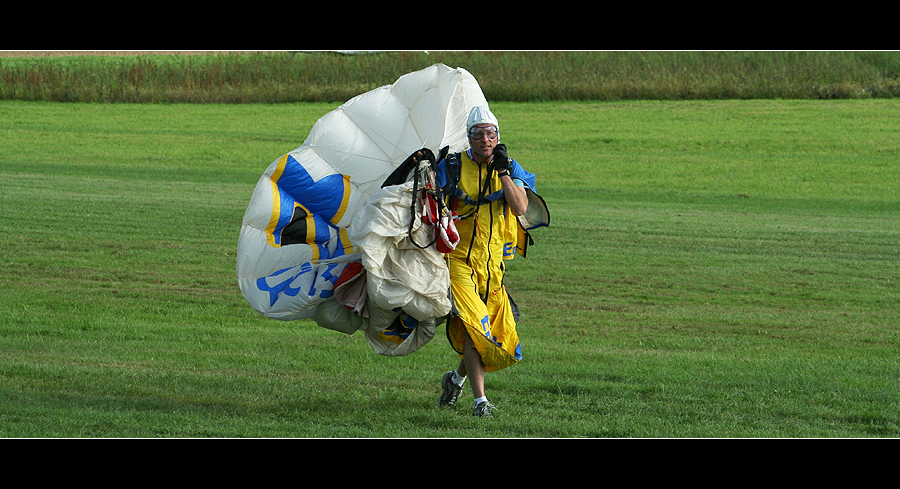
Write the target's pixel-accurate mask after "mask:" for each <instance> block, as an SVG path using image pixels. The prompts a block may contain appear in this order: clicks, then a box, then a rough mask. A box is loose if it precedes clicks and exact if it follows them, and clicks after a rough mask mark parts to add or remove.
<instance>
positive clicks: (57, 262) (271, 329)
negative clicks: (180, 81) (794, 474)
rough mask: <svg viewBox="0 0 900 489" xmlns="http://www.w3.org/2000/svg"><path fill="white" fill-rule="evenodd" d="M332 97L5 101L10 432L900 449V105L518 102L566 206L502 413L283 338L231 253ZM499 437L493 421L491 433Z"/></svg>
mask: <svg viewBox="0 0 900 489" xmlns="http://www.w3.org/2000/svg"><path fill="white" fill-rule="evenodd" d="M336 106H337V104H333V103H313V104H282V105H257V104H244V105H218V104H213V105H187V104H185V105H167V104H158V105H129V104H119V105H106V104H61V103H48V102H15V101H12V102H9V101H8V102H2V103H0V131H2V133H3V134H4V142H3V145H2V149H0V207H2V208H0V211H2V213H0V257H2V258H0V267H2V273H0V351H2V352H3V357H2V361H0V436H4V437H81V436H89V437H395V436H401V437H896V436H898V435H900V407H898V406H900V389H898V383H900V373H898V366H900V362H898V360H897V351H898V350H897V349H898V346H900V331H898V326H897V324H900V321H898V319H900V317H898V312H897V309H896V304H897V303H898V300H900V297H898V292H897V291H898V290H900V289H898V278H900V268H898V259H897V256H898V252H900V245H898V242H900V241H898V239H900V219H898V217H900V204H898V202H900V199H898V197H900V196H898V192H900V188H898V186H897V185H896V182H898V181H900V166H898V165H897V161H898V148H900V144H898V143H900V141H898V139H900V136H898V133H897V131H896V128H897V127H898V120H897V118H898V115H897V114H900V111H898V109H900V106H898V103H897V102H896V101H895V100H876V99H871V100H842V101H813V100H806V101H785V100H782V101H765V100H755V101H683V102H665V101H638V102H617V103H608V102H557V103H542V104H526V103H508V102H507V103H500V102H498V103H492V108H493V109H494V110H495V112H496V113H497V115H498V117H499V118H500V119H501V120H502V121H503V124H504V128H505V129H504V133H503V138H504V142H506V143H507V144H508V145H509V147H510V152H511V154H512V156H513V157H514V158H517V159H519V160H520V161H522V162H523V163H525V164H526V165H527V167H528V168H529V169H531V170H532V171H534V172H535V173H537V174H538V175H539V179H538V190H539V191H540V192H541V194H542V195H543V196H544V197H545V198H546V200H547V201H548V203H549V205H550V207H551V211H552V213H553V223H552V227H550V228H546V229H542V230H540V231H539V232H538V233H536V240H537V244H536V245H535V246H534V247H533V248H532V249H531V250H530V253H529V258H528V259H516V260H514V261H513V262H511V263H510V269H511V270H510V273H509V275H508V277H509V288H510V290H511V293H512V294H513V295H514V297H515V298H516V299H517V302H519V303H520V305H521V307H522V308H523V320H522V323H521V326H520V329H521V335H522V340H523V348H524V356H525V360H524V361H523V362H522V363H520V364H519V365H517V366H515V367H513V368H510V369H507V370H504V371H501V372H497V373H494V374H490V375H489V377H488V386H487V387H488V394H489V396H490V397H491V400H492V401H493V402H494V403H496V404H497V405H498V407H499V409H500V411H499V414H500V417H498V418H496V419H494V420H477V419H473V418H472V417H471V416H470V410H469V409H466V407H467V406H468V402H469V401H468V399H470V396H471V392H470V391H469V390H468V389H467V390H466V391H465V393H464V398H463V399H464V401H463V407H462V408H460V409H458V410H455V411H442V410H438V409H435V408H434V407H433V404H434V402H435V400H436V398H437V395H438V394H439V387H438V381H439V378H440V375H441V374H442V373H443V372H444V371H446V370H447V369H448V368H450V367H451V366H453V365H454V364H455V356H454V354H453V353H452V351H451V350H450V348H449V346H447V344H446V340H445V339H444V338H443V327H441V328H440V329H439V331H438V333H439V334H438V336H437V337H436V338H435V340H433V341H432V342H431V343H429V344H428V345H427V346H426V347H424V348H423V349H422V350H420V351H419V352H417V353H415V354H414V355H411V356H409V357H403V358H386V357H381V356H379V355H376V354H375V353H373V352H372V351H371V349H370V348H369V346H368V345H367V343H366V342H365V339H364V337H363V336H362V335H360V334H357V335H353V336H347V335H343V334H340V333H336V332H333V331H328V330H324V329H321V328H319V327H317V326H315V325H314V324H312V323H309V322H292V323H283V322H278V321H273V320H267V319H265V318H262V317H261V316H259V315H258V314H256V313H255V312H253V311H252V310H251V309H250V308H249V306H248V305H247V304H246V303H245V301H244V300H243V298H242V297H241V295H240V292H239V290H238V288H237V285H236V283H235V279H234V249H235V245H236V242H237V234H238V230H239V227H240V221H241V216H242V214H243V211H244V209H245V207H246V205H247V203H248V201H249V196H250V193H251V192H252V189H253V186H254V184H255V182H256V180H257V178H258V177H259V175H260V173H261V172H262V170H263V169H264V168H265V167H266V166H267V165H268V164H269V163H271V161H273V160H274V159H275V158H277V157H278V156H280V155H281V154H283V153H285V152H287V151H290V150H292V149H294V148H296V147H297V146H299V144H300V143H301V142H302V141H303V139H304V138H305V137H306V134H307V133H308V131H309V128H310V127H311V126H312V124H313V123H314V122H315V120H316V119H318V118H319V117H321V116H322V115H323V114H325V113H326V112H327V111H328V110H331V109H332V108H334V107H336ZM485 421H487V422H485Z"/></svg>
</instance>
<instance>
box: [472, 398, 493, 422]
mask: <svg viewBox="0 0 900 489" xmlns="http://www.w3.org/2000/svg"><path fill="white" fill-rule="evenodd" d="M494 409H496V408H495V407H494V405H493V404H491V403H490V402H488V401H482V402H479V403H478V405H477V406H475V410H474V411H472V416H475V417H478V418H493V417H494Z"/></svg>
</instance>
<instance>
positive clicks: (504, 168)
mask: <svg viewBox="0 0 900 489" xmlns="http://www.w3.org/2000/svg"><path fill="white" fill-rule="evenodd" d="M494 168H495V169H496V170H497V173H500V174H503V173H506V172H509V154H508V153H507V152H506V145H505V144H503V143H500V144H498V145H497V146H495V147H494Z"/></svg>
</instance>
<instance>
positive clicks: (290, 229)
mask: <svg viewBox="0 0 900 489" xmlns="http://www.w3.org/2000/svg"><path fill="white" fill-rule="evenodd" d="M478 105H487V101H486V100H485V97H484V95H483V94H482V92H481V88H480V87H479V86H478V82H477V81H476V80H475V78H474V77H473V76H472V75H471V74H470V73H469V72H468V71H466V70H464V69H461V68H457V69H451V68H449V67H447V66H445V65H443V64H435V65H433V66H430V67H428V68H425V69H423V70H420V71H416V72H413V73H409V74H406V75H404V76H401V77H400V78H399V79H398V80H397V81H396V82H395V83H394V84H392V85H387V86H383V87H380V88H377V89H375V90H372V91H369V92H366V93H364V94H361V95H359V96H357V97H354V98H353V99H351V100H349V101H347V102H346V103H344V104H343V105H341V106H340V107H338V108H337V109H335V110H333V111H331V112H329V113H328V114H326V115H325V116H323V117H322V118H321V119H319V120H318V121H317V122H316V124H315V125H314V126H313V128H312V130H311V131H310V134H309V136H308V137H307V138H306V141H304V143H303V144H302V145H301V146H300V147H299V148H297V149H296V150H294V151H291V152H290V153H288V154H286V155H283V156H282V157H280V158H278V159H277V160H275V161H274V162H273V163H272V164H271V165H270V166H269V167H268V168H267V169H266V171H265V172H264V173H263V175H262V176H261V177H260V179H259V181H258V183H257V185H256V188H255V189H254V191H253V194H252V196H251V198H250V204H249V206H248V207H247V211H246V213H245V214H244V219H243V224H242V226H241V232H240V237H239V241H238V247H237V278H238V283H239V285H240V288H241V292H242V293H243V295H244V297H245V298H246V299H247V301H248V302H249V303H250V305H251V306H252V307H253V308H254V309H255V310H256V311H258V312H259V313H261V314H263V315H265V316H266V317H270V318H274V319H281V320H295V319H304V318H312V319H313V320H315V321H316V323H317V324H319V325H320V326H322V327H325V328H328V329H334V330H338V331H343V332H346V333H352V332H354V331H356V330H357V329H359V328H361V327H363V326H366V324H367V321H368V319H367V318H365V317H362V316H359V315H355V314H353V312H352V311H351V310H350V309H348V308H347V307H344V306H343V305H341V304H338V303H337V302H336V301H335V300H334V299H333V293H334V286H335V283H336V282H337V280H338V277H339V276H340V275H341V274H342V273H344V272H345V269H346V268H347V265H348V264H350V263H354V262H360V261H361V253H360V250H359V248H358V244H357V243H353V242H351V240H350V233H348V228H349V227H350V225H351V223H352V222H353V220H354V218H355V216H357V214H358V213H359V211H360V210H361V208H362V207H363V206H364V205H365V204H366V202H367V200H368V199H369V198H370V197H371V196H372V195H373V194H375V193H376V192H379V191H381V185H382V183H383V182H384V180H385V179H386V178H387V177H388V176H389V175H390V174H391V172H393V171H394V169H395V168H397V166H399V165H400V163H402V162H403V161H404V160H405V159H406V158H407V157H408V156H409V155H410V154H412V153H413V152H415V151H416V150H418V149H421V148H428V149H431V150H432V151H433V152H434V153H435V154H437V153H438V152H439V151H440V149H441V148H443V147H445V146H449V147H450V151H451V152H458V151H463V150H465V149H466V147H467V145H468V140H467V137H466V133H465V123H466V117H467V116H468V113H469V111H470V110H471V108H472V107H474V106H478ZM407 225H408V221H407ZM391 319H392V320H393V318H391Z"/></svg>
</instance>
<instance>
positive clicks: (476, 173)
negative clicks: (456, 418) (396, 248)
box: [437, 107, 534, 417]
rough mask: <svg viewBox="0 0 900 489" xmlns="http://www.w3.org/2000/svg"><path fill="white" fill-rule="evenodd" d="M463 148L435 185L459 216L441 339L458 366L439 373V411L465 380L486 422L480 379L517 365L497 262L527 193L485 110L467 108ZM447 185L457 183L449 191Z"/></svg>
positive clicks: (511, 316)
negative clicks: (456, 356) (444, 333)
mask: <svg viewBox="0 0 900 489" xmlns="http://www.w3.org/2000/svg"><path fill="white" fill-rule="evenodd" d="M466 129H467V131H468V135H469V144H470V146H471V148H470V149H469V150H467V151H466V152H464V153H459V154H456V155H451V156H450V157H448V158H445V159H443V160H441V161H440V162H439V163H438V167H437V170H438V171H437V175H438V176H437V183H438V186H439V187H441V188H443V189H445V190H446V189H450V190H451V191H452V194H451V195H450V196H449V197H448V201H449V202H448V206H450V207H451V208H455V209H456V212H457V214H458V215H459V220H458V221H457V222H456V227H457V230H458V232H459V237H460V239H459V244H458V245H457V247H456V249H455V250H453V251H452V252H451V253H449V254H448V255H447V257H448V262H449V268H450V283H451V286H450V289H451V292H452V295H453V306H454V307H453V309H454V310H453V312H452V313H451V317H450V319H449V320H448V322H447V338H448V339H449V340H450V344H451V345H452V347H453V349H454V350H456V352H457V353H459V354H460V356H461V359H460V362H459V365H458V367H457V368H456V370H451V371H449V372H447V373H445V374H444V376H443V378H442V380H441V385H442V388H443V393H442V394H441V397H440V398H439V400H438V405H439V406H445V407H452V406H454V405H455V404H456V401H457V400H458V398H459V394H460V392H461V391H462V386H463V382H465V380H466V378H469V379H471V382H470V384H471V386H472V392H473V395H474V396H475V409H474V411H473V414H474V415H475V416H479V417H493V412H492V411H493V410H494V409H495V408H494V406H493V405H492V404H491V403H490V402H489V401H488V400H487V397H486V396H485V392H484V374H485V372H491V371H496V370H500V369H503V368H506V367H508V366H510V365H513V364H515V363H516V362H518V361H519V360H520V359H521V357H522V356H521V349H520V346H519V338H518V334H517V332H516V316H517V315H518V311H517V310H515V306H514V304H513V303H511V301H510V299H509V297H508V296H507V294H506V289H505V287H504V286H503V271H504V265H503V260H504V258H507V259H508V258H512V256H513V253H514V252H515V248H516V239H517V235H518V225H519V224H518V222H517V220H516V216H520V215H522V214H524V213H525V210H526V208H527V206H528V197H527V195H526V192H525V189H524V186H530V187H532V188H533V186H534V175H532V174H530V173H528V172H526V171H525V170H524V169H522V167H521V166H519V164H518V162H516V161H515V160H511V159H510V158H509V156H508V155H507V153H506V146H505V145H503V144H499V140H500V131H499V129H500V127H499V123H498V121H497V118H496V117H495V116H494V115H493V114H492V113H491V111H490V110H489V109H488V108H487V107H475V108H473V109H472V111H471V112H470V114H469V118H468V121H467V124H466ZM453 180H457V182H456V185H455V187H454V185H453Z"/></svg>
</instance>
